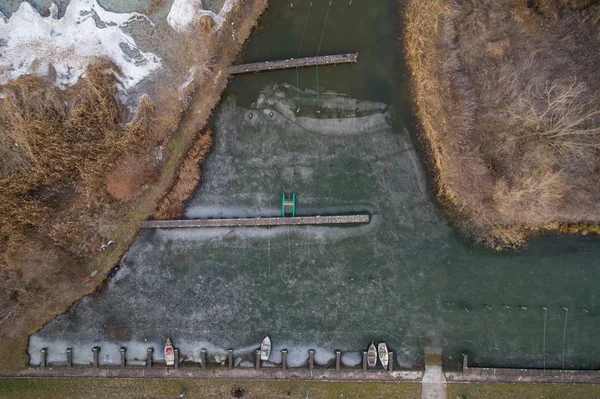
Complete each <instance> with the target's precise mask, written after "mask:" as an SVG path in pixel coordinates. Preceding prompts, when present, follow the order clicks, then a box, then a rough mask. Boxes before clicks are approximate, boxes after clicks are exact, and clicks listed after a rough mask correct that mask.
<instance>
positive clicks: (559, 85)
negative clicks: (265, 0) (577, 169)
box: [509, 80, 600, 161]
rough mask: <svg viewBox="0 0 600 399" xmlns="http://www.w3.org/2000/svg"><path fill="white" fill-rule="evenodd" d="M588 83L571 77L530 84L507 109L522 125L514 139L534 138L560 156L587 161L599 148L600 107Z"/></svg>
mask: <svg viewBox="0 0 600 399" xmlns="http://www.w3.org/2000/svg"><path fill="white" fill-rule="evenodd" d="M597 100H598V99H597V97H596V96H592V95H590V93H589V89H588V87H587V86H586V85H585V84H583V83H581V82H577V81H576V80H573V81H571V82H569V83H563V82H561V81H553V82H551V83H550V82H546V84H545V85H544V86H543V87H541V88H540V87H529V88H527V89H526V90H525V91H524V92H523V94H522V96H521V97H520V98H519V100H518V101H517V102H515V104H514V105H513V106H512V107H511V109H510V110H509V113H510V115H511V116H512V118H513V119H514V120H515V121H516V122H518V123H519V124H520V125H521V126H522V127H523V130H522V134H520V135H519V136H517V137H515V139H517V140H521V139H529V138H535V139H538V140H540V141H541V142H542V143H544V144H545V145H548V146H550V147H551V148H552V149H554V150H555V151H557V152H558V153H559V154H561V155H563V156H574V157H576V158H581V159H583V160H586V161H589V159H590V156H591V155H592V154H593V153H594V150H597V149H600V123H599V122H600V120H599V117H600V110H599V109H598V108H597V106H598V101H597Z"/></svg>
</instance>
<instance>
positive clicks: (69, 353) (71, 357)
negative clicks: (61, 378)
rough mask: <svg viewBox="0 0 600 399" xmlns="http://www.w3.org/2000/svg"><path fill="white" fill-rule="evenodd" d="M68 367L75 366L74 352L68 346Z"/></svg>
mask: <svg viewBox="0 0 600 399" xmlns="http://www.w3.org/2000/svg"><path fill="white" fill-rule="evenodd" d="M67 367H73V352H72V351H71V348H67Z"/></svg>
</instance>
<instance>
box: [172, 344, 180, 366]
mask: <svg viewBox="0 0 600 399" xmlns="http://www.w3.org/2000/svg"><path fill="white" fill-rule="evenodd" d="M173 354H174V355H175V362H174V363H173V368H176V369H178V368H179V349H177V348H174V349H173Z"/></svg>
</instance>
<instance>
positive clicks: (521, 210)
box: [404, 0, 600, 248]
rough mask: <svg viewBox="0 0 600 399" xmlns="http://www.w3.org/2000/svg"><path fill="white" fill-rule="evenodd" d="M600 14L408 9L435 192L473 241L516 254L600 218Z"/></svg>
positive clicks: (530, 7) (533, 0) (587, 6)
mask: <svg viewBox="0 0 600 399" xmlns="http://www.w3.org/2000/svg"><path fill="white" fill-rule="evenodd" d="M599 14H600V5H597V4H592V2H591V1H586V0H498V1H492V0H488V1H477V2H472V1H458V0H420V1H410V2H408V4H407V5H406V6H405V9H404V17H405V22H406V34H405V37H404V47H405V50H406V54H407V61H408V64H409V67H410V69H411V74H412V82H413V86H414V93H415V106H416V112H417V115H418V117H419V121H420V124H421V133H422V138H423V139H424V143H425V146H426V147H427V149H428V151H429V155H430V159H431V163H432V167H433V169H434V171H435V173H436V176H437V188H438V194H439V197H440V199H441V200H442V201H443V202H444V203H446V204H447V205H448V208H449V210H450V211H451V213H452V214H453V216H454V218H455V219H456V221H457V223H458V224H459V225H460V227H461V228H462V229H463V230H464V231H465V232H467V233H468V234H470V235H471V236H472V237H474V238H475V239H477V240H480V241H483V242H484V243H486V244H488V245H490V246H494V247H496V248H502V247H513V246H519V245H522V244H523V243H524V242H525V240H526V237H527V234H528V232H529V231H531V230H532V229H539V228H550V227H552V226H560V225H561V223H559V222H563V223H562V225H563V226H564V224H565V223H567V224H571V225H573V224H577V223H583V224H584V225H586V226H589V225H590V224H597V223H598V222H600V202H599V201H598V200H599V199H600V198H599V196H600V179H599V178H598V169H599V167H600V157H599V155H600V97H599V95H600V82H599V80H598V79H597V77H598V70H599V69H598V67H599V66H600V65H599V64H600V46H599V45H600V43H599V42H600V26H599V25H598V21H599V20H600V18H599V17H598V15H599ZM561 230H564V229H562V228H561Z"/></svg>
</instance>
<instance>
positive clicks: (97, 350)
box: [92, 346, 100, 367]
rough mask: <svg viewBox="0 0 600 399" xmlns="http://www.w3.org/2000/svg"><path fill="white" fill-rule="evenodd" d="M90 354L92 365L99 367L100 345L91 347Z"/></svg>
mask: <svg viewBox="0 0 600 399" xmlns="http://www.w3.org/2000/svg"><path fill="white" fill-rule="evenodd" d="M92 354H93V356H94V367H100V347H99V346H94V347H93V348H92Z"/></svg>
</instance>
